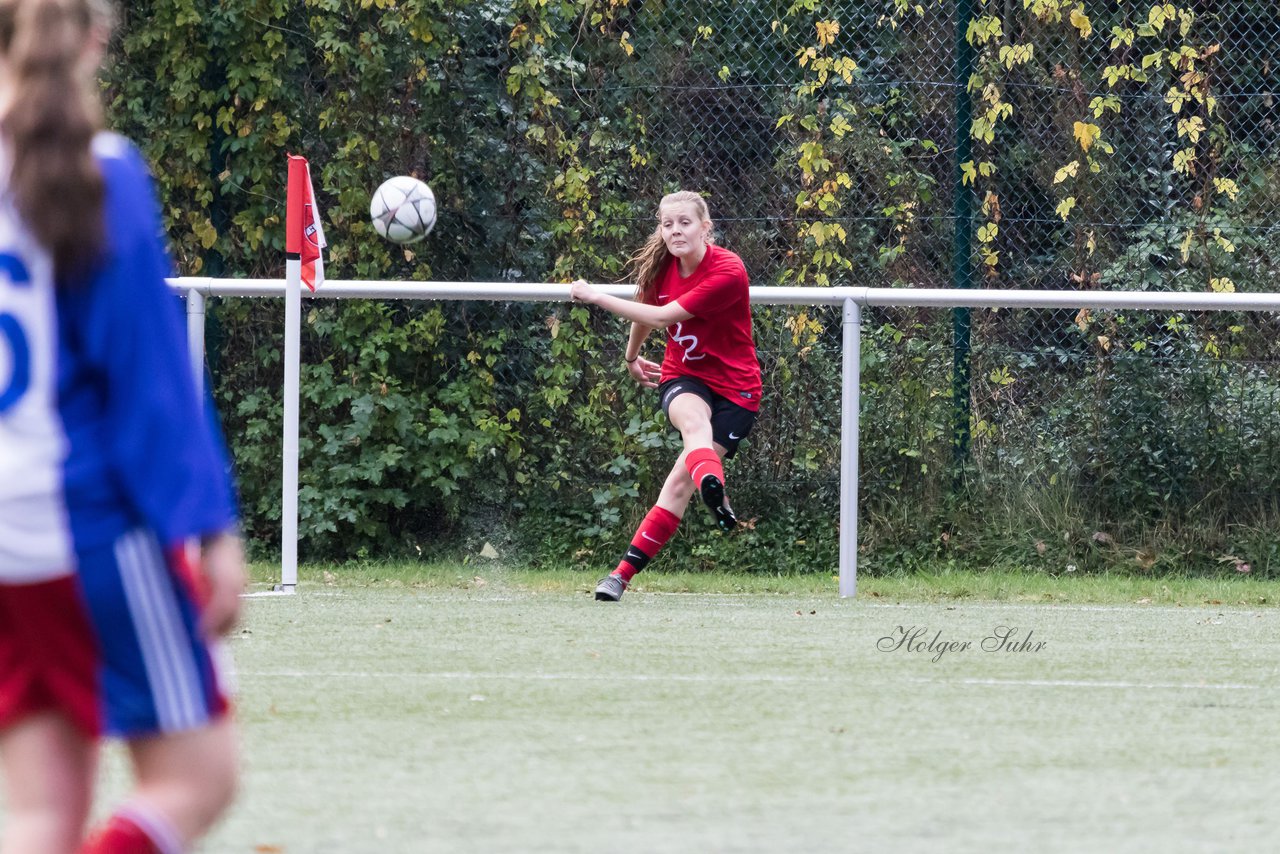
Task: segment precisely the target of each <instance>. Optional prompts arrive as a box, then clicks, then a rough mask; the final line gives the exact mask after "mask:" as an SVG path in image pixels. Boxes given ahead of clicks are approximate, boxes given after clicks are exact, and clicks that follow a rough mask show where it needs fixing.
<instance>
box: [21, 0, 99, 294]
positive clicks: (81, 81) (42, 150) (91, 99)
mask: <svg viewBox="0 0 1280 854" xmlns="http://www.w3.org/2000/svg"><path fill="white" fill-rule="evenodd" d="M109 13H110V9H109V7H108V6H107V5H106V4H105V3H103V2H102V0H0V54H2V55H3V58H4V61H5V62H6V63H7V66H8V68H7V73H8V75H9V78H10V79H9V82H8V88H9V90H10V92H11V94H12V97H11V99H10V101H9V103H8V108H7V109H6V110H5V112H4V115H3V116H2V117H0V134H3V137H4V140H5V142H6V143H7V146H6V147H7V148H8V153H9V163H8V168H9V174H8V176H7V191H8V193H9V194H10V195H11V196H12V198H13V201H14V204H15V205H16V206H17V210H18V213H19V214H20V215H21V216H22V219H23V221H24V222H25V223H26V225H27V227H28V228H29V229H30V230H31V232H32V234H34V235H35V237H36V239H37V240H39V241H40V243H41V244H42V245H43V246H44V247H45V248H46V249H47V250H48V251H49V254H50V255H52V256H53V263H54V269H55V270H56V272H57V274H58V275H59V276H60V277H64V278H65V277H74V276H77V275H82V274H85V273H87V272H89V271H90V270H91V269H92V268H93V266H94V265H95V263H97V262H98V260H99V258H100V257H101V255H102V252H103V248H104V244H105V242H106V236H105V227H104V224H103V200H104V197H105V185H104V182H103V178H102V172H101V170H100V169H99V168H98V164H97V161H96V160H95V159H94V156H93V150H92V145H93V137H94V134H95V133H97V132H98V130H99V129H100V128H101V126H102V119H101V106H100V105H99V102H98V98H97V96H96V95H94V94H92V93H91V91H90V88H89V86H90V83H91V81H90V80H87V79H85V74H84V72H83V70H82V69H81V67H80V63H81V61H82V57H83V56H84V54H85V51H86V49H87V47H88V46H89V44H90V42H89V40H90V38H91V37H92V33H93V31H94V28H95V27H100V28H102V29H104V30H105V29H107V28H108V27H109V26H110V23H109V21H110V17H109Z"/></svg>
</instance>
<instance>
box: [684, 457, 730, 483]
mask: <svg viewBox="0 0 1280 854" xmlns="http://www.w3.org/2000/svg"><path fill="white" fill-rule="evenodd" d="M684 467H685V468H687V469H688V470H689V477H691V478H693V485H694V486H695V487H696V488H698V489H702V479H703V478H704V477H706V476H707V475H709V474H713V475H715V476H716V477H717V478H719V480H720V483H721V484H722V485H723V484H724V464H723V463H722V462H720V455H719V454H717V453H716V452H715V449H714V448H694V449H693V450H692V451H690V452H689V453H687V454H685V457H684Z"/></svg>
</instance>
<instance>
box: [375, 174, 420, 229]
mask: <svg viewBox="0 0 1280 854" xmlns="http://www.w3.org/2000/svg"><path fill="white" fill-rule="evenodd" d="M369 218H370V219H371V220H373V230H374V231H376V232H378V234H379V236H381V237H385V238H387V240H390V241H392V242H393V243H416V242H417V241H419V240H421V239H422V238H424V237H426V236H427V234H428V233H429V232H430V231H431V228H432V226H434V225H435V224H436V196H435V193H432V192H431V188H430V187H428V186H427V185H426V184H424V183H422V182H421V181H419V180H418V179H417V178H411V177H409V176H408V175H398V176H396V177H395V178H388V179H387V180H386V181H383V182H382V186H381V187H379V188H378V189H377V190H375V191H374V193H373V199H372V200H371V201H370V202H369Z"/></svg>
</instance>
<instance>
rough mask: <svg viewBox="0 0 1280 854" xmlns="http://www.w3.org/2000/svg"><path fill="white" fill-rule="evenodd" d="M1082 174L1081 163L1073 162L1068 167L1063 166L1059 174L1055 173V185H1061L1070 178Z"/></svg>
mask: <svg viewBox="0 0 1280 854" xmlns="http://www.w3.org/2000/svg"><path fill="white" fill-rule="evenodd" d="M1079 172H1080V161H1079V160H1072V161H1071V162H1070V163H1068V164H1067V165H1066V166H1063V167H1062V168H1061V169H1059V170H1058V171H1057V172H1054V173H1053V183H1055V184H1061V183H1062V182H1063V181H1065V180H1067V179H1068V178H1074V177H1076V175H1077V174H1079Z"/></svg>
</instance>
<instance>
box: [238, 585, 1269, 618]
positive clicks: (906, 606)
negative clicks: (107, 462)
mask: <svg viewBox="0 0 1280 854" xmlns="http://www.w3.org/2000/svg"><path fill="white" fill-rule="evenodd" d="M404 590H406V591H410V592H415V593H419V594H421V593H423V592H426V591H419V590H415V589H414V588H409V587H406V588H404ZM539 595H540V594H530V595H529V596H527V597H525V596H516V595H496V596H493V595H491V596H466V597H459V598H465V599H467V601H469V602H518V601H519V602H523V601H527V600H528V599H536V598H538V596H539ZM582 596H583V601H584V603H585V602H587V601H588V600H587V599H586V593H585V592H584V593H583V594H582ZM632 596H633V600H634V599H639V598H645V597H648V598H653V599H658V598H670V599H674V600H680V599H685V600H686V601H687V603H688V604H693V601H692V600H695V599H703V600H715V601H717V604H719V605H721V606H726V607H734V608H743V607H747V604H748V603H747V602H745V601H736V602H735V601H724V600H733V599H741V600H746V599H759V600H761V601H763V602H765V603H766V604H767V605H770V606H772V605H774V604H779V605H782V604H784V603H786V604H791V603H798V604H800V605H804V606H808V607H813V606H814V605H821V606H822V607H827V608H835V609H839V610H845V611H859V610H868V611H871V610H927V611H963V610H970V611H1015V610H1017V611H1087V612H1102V613H1110V614H1158V613H1168V614H1194V613H1198V612H1200V611H1212V612H1214V613H1223V612H1226V611H1234V612H1241V611H1251V612H1253V613H1255V614H1257V616H1259V617H1261V616H1263V615H1264V614H1272V615H1275V616H1276V617H1277V618H1280V609H1277V608H1275V606H1271V605H1263V606H1261V607H1260V606H1258V605H1256V604H1250V603H1248V602H1228V601H1226V600H1223V602H1222V604H1221V605H1206V604H1194V605H1155V604H1152V605H1137V604H1134V605H1070V604H1067V603H1058V602H993V601H989V600H982V599H975V600H951V601H939V602H869V601H867V600H866V599H855V600H852V601H849V600H840V599H835V600H826V599H824V598H822V597H820V596H815V595H811V594H795V595H782V594H776V593H645V592H643V591H641V592H636V593H633V594H632ZM308 597H317V598H333V599H345V598H354V597H351V596H350V594H348V593H346V592H343V591H340V590H324V589H307V590H306V591H305V592H303V591H298V592H297V593H294V592H281V591H275V590H266V591H261V592H254V593H241V594H240V598H242V599H259V598H261V599H267V598H272V599H285V600H288V599H295V600H296V599H297V598H308ZM587 607H592V608H600V606H598V605H595V603H590V604H589V605H587ZM605 607H608V606H605Z"/></svg>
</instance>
